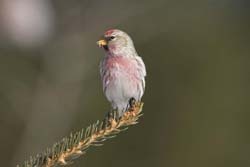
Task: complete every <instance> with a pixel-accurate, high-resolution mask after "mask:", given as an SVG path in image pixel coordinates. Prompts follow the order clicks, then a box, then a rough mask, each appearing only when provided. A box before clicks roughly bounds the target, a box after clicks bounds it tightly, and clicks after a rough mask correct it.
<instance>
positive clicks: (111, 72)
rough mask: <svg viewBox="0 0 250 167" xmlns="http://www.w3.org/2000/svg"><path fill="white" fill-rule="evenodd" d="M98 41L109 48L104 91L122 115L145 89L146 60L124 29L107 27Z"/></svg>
mask: <svg viewBox="0 0 250 167" xmlns="http://www.w3.org/2000/svg"><path fill="white" fill-rule="evenodd" d="M97 44H98V45H99V47H101V48H103V49H104V51H105V57H104V58H103V60H102V61H101V63H100V74H101V79H102V84H103V91H104V94H105V96H106V97H107V99H108V101H109V102H110V103H111V105H112V108H113V109H116V110H117V111H118V114H119V117H120V116H122V115H123V113H124V111H126V110H127V109H128V107H130V105H131V104H130V102H131V100H135V101H140V100H141V97H142V95H143V93H144V90H145V76H146V68H145V64H144V62H143V60H142V58H141V57H139V56H138V54H137V52H136V50H135V48H134V44H133V41H132V39H131V38H130V37H129V35H128V34H126V33H125V32H123V31H121V30H118V29H111V30H108V31H106V32H105V33H104V36H103V38H102V39H101V40H99V41H98V42H97Z"/></svg>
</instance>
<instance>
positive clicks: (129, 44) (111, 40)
mask: <svg viewBox="0 0 250 167" xmlns="http://www.w3.org/2000/svg"><path fill="white" fill-rule="evenodd" d="M97 45H98V46H99V47H101V48H103V49H104V50H105V51H106V52H109V53H111V54H112V55H114V56H118V55H124V56H126V55H127V54H129V53H130V52H133V51H135V49H134V44H133V41H132V40H131V38H130V37H129V35H128V34H127V33H125V32H123V31H121V30H118V29H110V30H108V31H106V32H105V33H104V35H103V37H102V38H101V39H100V40H99V41H97Z"/></svg>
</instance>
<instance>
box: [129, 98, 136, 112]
mask: <svg viewBox="0 0 250 167" xmlns="http://www.w3.org/2000/svg"><path fill="white" fill-rule="evenodd" d="M135 104H136V100H135V98H133V97H132V98H130V99H129V108H128V111H130V112H131V111H134V109H135Z"/></svg>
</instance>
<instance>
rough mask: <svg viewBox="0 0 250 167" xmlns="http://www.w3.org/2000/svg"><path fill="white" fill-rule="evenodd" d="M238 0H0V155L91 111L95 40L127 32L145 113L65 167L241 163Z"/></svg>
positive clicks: (241, 21) (243, 46) (246, 123)
mask: <svg viewBox="0 0 250 167" xmlns="http://www.w3.org/2000/svg"><path fill="white" fill-rule="evenodd" d="M249 7H250V3H249V1H247V0H220V1H218V0H203V1H197V2H196V1H184V0H169V1H165V0H158V1H157V0H156V1H151V0H145V1H135V0H127V1H121V0H105V1H97V0H91V1H90V0H71V1H68V0H43V1H35V0H12V1H10V0H0V25H1V27H0V76H1V79H0V80H1V82H0V131H1V137H0V143H1V144H0V150H1V152H0V161H1V165H0V166H6V167H9V166H15V165H16V164H20V163H22V162H23V161H24V160H26V159H28V158H29V156H30V155H35V154H36V153H39V152H41V151H43V150H45V149H46V148H47V147H50V146H51V145H52V144H53V143H54V142H56V141H58V140H60V139H61V138H62V137H64V136H67V135H68V134H69V133H70V132H71V131H77V130H79V129H81V128H82V127H85V126H87V125H88V124H90V123H92V122H94V121H95V120H97V119H102V118H103V116H104V114H105V113H106V112H107V111H108V110H109V107H110V106H109V103H108V102H107V100H106V99H105V97H104V95H103V93H102V87H101V82H100V77H99V69H98V65H99V61H100V60H101V59H102V56H103V51H102V50H100V49H99V48H98V47H97V46H96V41H97V40H98V39H99V37H100V36H101V35H102V34H103V32H104V31H105V30H107V29H109V28H119V29H122V30H124V31H126V32H128V33H129V34H130V35H131V36H132V38H133V40H134V42H135V46H136V48H137V51H138V53H139V54H140V55H141V56H142V57H143V59H144V61H145V64H146V67H147V73H148V75H147V78H146V81H147V82H146V83H147V84H146V93H145V96H144V98H143V101H144V102H145V107H144V110H143V111H144V113H145V115H144V116H143V117H142V118H141V119H140V123H139V124H138V125H136V126H134V127H131V128H130V129H129V130H128V131H127V132H125V133H122V134H120V135H118V137H116V138H115V139H112V140H109V141H107V142H105V144H104V146H102V147H98V148H92V149H90V150H89V151H88V152H87V154H86V155H85V156H84V157H81V158H79V159H77V160H76V161H75V162H74V164H73V165H72V166H75V167H80V166H81V167H84V166H91V167H99V166H102V167H115V166H120V167H128V166H129V167H137V166H144V167H152V166H156V167H183V166H186V167H201V166H202V167H211V166H214V167H215V166H216V167H235V166H250V111H249V109H250V103H249V99H250V96H249V94H250V78H249V76H250V55H249V53H250V22H249V16H250V10H249Z"/></svg>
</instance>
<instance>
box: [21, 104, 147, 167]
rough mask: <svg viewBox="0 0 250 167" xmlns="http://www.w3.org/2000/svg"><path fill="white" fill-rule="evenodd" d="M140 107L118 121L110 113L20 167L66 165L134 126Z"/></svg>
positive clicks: (114, 112) (140, 105) (126, 113)
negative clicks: (92, 147)
mask: <svg viewBox="0 0 250 167" xmlns="http://www.w3.org/2000/svg"><path fill="white" fill-rule="evenodd" d="M142 107H143V103H142V102H138V103H135V105H134V106H133V108H130V109H129V110H128V111H127V112H125V113H124V115H123V116H122V117H121V118H119V119H117V117H116V115H117V114H116V111H112V112H110V114H109V116H107V117H106V118H105V119H104V120H103V121H101V122H99V121H97V122H96V123H94V124H92V125H90V126H89V127H87V128H86V129H85V130H81V131H79V132H76V133H74V134H71V135H70V137H68V138H64V139H63V140H62V141H60V142H58V143H56V144H54V145H53V147H52V149H47V151H46V152H45V153H43V154H38V155H37V156H36V157H31V158H30V160H29V161H26V162H25V163H24V164H23V165H22V167H53V166H63V165H68V164H70V163H71V162H72V161H73V160H74V159H76V158H77V157H79V156H81V155H83V154H84V153H85V152H86V149H87V148H89V147H90V146H100V145H102V144H101V143H102V142H103V141H105V140H106V139H109V138H112V137H114V136H115V135H116V134H118V133H119V132H121V131H123V130H126V129H127V127H128V126H130V125H134V124H136V123H137V120H138V119H139V117H140V116H141V115H142V114H141V111H142ZM83 134H84V135H83ZM17 167H19V165H18V166H17Z"/></svg>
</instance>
